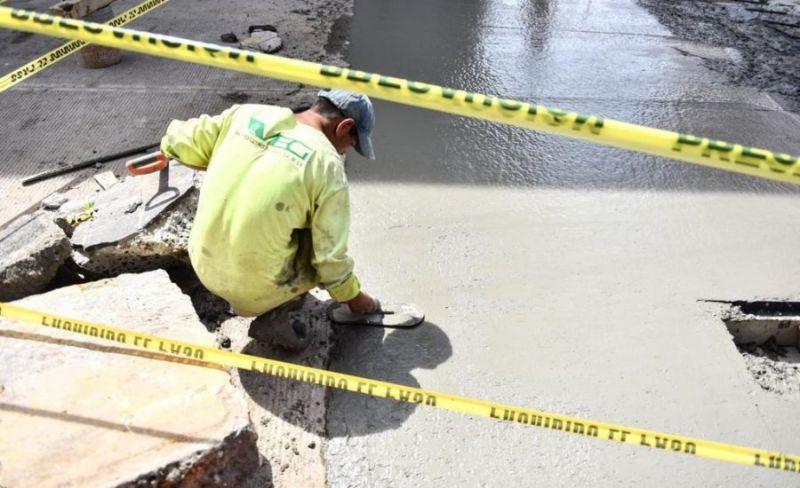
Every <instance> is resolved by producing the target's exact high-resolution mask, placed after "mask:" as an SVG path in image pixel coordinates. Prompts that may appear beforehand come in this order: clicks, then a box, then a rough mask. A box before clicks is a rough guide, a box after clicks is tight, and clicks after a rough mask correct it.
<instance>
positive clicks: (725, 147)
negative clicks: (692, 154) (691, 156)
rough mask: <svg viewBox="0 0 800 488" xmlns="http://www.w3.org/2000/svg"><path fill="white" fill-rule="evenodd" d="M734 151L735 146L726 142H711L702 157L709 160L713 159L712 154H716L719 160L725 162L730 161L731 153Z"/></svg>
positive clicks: (706, 146) (704, 149)
mask: <svg viewBox="0 0 800 488" xmlns="http://www.w3.org/2000/svg"><path fill="white" fill-rule="evenodd" d="M733 149H734V146H733V144H730V143H727V142H725V141H716V140H709V141H708V142H707V143H706V145H705V147H704V148H703V152H701V153H700V155H701V156H703V157H704V158H708V157H711V154H712V153H714V152H716V153H718V154H719V159H721V160H723V161H730V160H731V159H730V152H731V151H733Z"/></svg>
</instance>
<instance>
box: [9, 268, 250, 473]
mask: <svg viewBox="0 0 800 488" xmlns="http://www.w3.org/2000/svg"><path fill="white" fill-rule="evenodd" d="M16 304H18V305H20V306H23V307H27V308H32V309H38V310H42V311H48V312H51V313H53V314H57V315H62V316H67V317H74V318H76V319H82V320H85V321H91V322H99V323H104V324H109V325H115V326H118V327H122V328H127V329H132V330H136V331H139V332H143V333H148V334H154V335H161V336H164V337H170V338H175V339H179V340H183V341H186V342H191V343H194V344H199V345H203V346H209V347H214V344H215V342H214V336H213V335H212V334H211V333H209V332H207V331H206V329H205V327H203V325H202V324H201V323H200V322H199V321H198V319H197V316H196V315H195V313H194V310H193V309H192V306H191V303H190V301H189V298H188V297H187V296H185V295H183V294H182V293H181V292H180V290H179V289H178V288H177V286H175V285H173V284H172V283H171V282H170V280H169V278H168V277H167V274H166V273H165V272H164V271H153V272H150V273H145V274H140V275H122V276H119V277H117V278H113V279H108V280H103V281H98V282H94V283H89V284H86V285H80V286H71V287H67V288H62V289H58V290H54V291H51V292H48V293H45V294H42V295H36V296H33V297H28V298H26V299H24V300H20V301H18V302H16ZM186 361H188V360H180V359H177V358H171V357H164V356H158V355H155V354H153V353H150V352H148V351H143V350H138V349H134V348H131V347H129V346H126V345H124V344H119V343H109V342H108V341H104V340H101V339H97V338H94V337H87V336H83V335H78V334H73V333H70V332H66V331H63V330H57V329H53V328H49V327H41V326H36V325H29V324H25V323H21V322H16V321H11V320H8V319H0V431H2V435H0V463H2V467H0V486H4V487H8V488H12V487H23V486H25V487H27V486H39V487H47V486H80V487H95V486H96V487H108V486H181V487H200V486H204V487H205V486H229V487H232V486H239V485H240V484H241V483H242V482H243V481H244V480H245V479H246V478H247V477H248V476H249V475H250V474H251V473H252V472H253V471H254V470H255V469H256V468H257V467H258V464H259V456H258V453H257V448H256V436H255V434H254V430H253V427H252V425H251V423H250V420H249V417H248V413H247V404H246V401H245V399H244V398H243V396H242V394H241V393H240V392H239V391H238V390H236V389H235V388H234V386H233V384H232V382H231V375H230V372H229V371H228V370H226V369H223V368H214V367H207V366H201V365H199V364H198V363H196V362H195V363H188V362H186Z"/></svg>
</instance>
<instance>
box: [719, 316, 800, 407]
mask: <svg viewBox="0 0 800 488" xmlns="http://www.w3.org/2000/svg"><path fill="white" fill-rule="evenodd" d="M719 303H724V304H727V305H728V306H729V309H728V310H727V311H726V313H725V314H724V316H723V318H722V320H723V322H724V323H725V326H726V327H727V329H728V332H729V333H730V334H731V336H732V337H733V342H734V344H736V348H737V349H738V350H739V352H740V353H741V355H742V357H743V358H744V361H745V364H746V365H747V369H748V370H749V371H750V373H751V374H752V375H753V378H754V379H755V381H756V383H758V385H759V386H760V387H761V388H762V389H764V390H766V391H769V392H772V393H775V394H778V395H790V396H800V302H780V301H749V302H748V301H729V302H725V301H723V302H719Z"/></svg>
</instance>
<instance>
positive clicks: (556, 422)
mask: <svg viewBox="0 0 800 488" xmlns="http://www.w3.org/2000/svg"><path fill="white" fill-rule="evenodd" d="M563 427H564V422H562V421H561V419H553V426H552V427H551V428H552V429H553V430H562V429H563Z"/></svg>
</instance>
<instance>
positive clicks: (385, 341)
mask: <svg viewBox="0 0 800 488" xmlns="http://www.w3.org/2000/svg"><path fill="white" fill-rule="evenodd" d="M334 328H335V330H336V332H337V337H336V344H337V345H336V348H335V349H334V351H333V357H332V359H331V369H333V370H335V371H338V372H341V373H346V374H352V375H355V376H363V377H367V378H371V379H374V380H381V381H387V382H389V383H396V384H399V385H403V386H411V387H415V388H420V387H422V388H424V386H420V383H419V381H417V379H416V378H415V377H414V376H413V375H412V371H413V370H415V369H435V368H436V367H437V366H439V365H440V364H442V363H444V362H445V361H446V360H447V359H448V358H450V356H451V355H452V354H453V346H452V345H451V344H450V339H448V338H447V335H446V334H445V333H444V331H443V330H442V329H441V328H440V327H439V326H437V325H436V324H433V323H432V322H423V323H422V324H420V325H419V326H418V327H415V328H413V329H385V330H384V329H382V328H373V327H359V326H334ZM385 331H386V332H388V333H387V334H385V337H384V332H385ZM416 408H417V405H416V404H414V403H407V402H403V401H397V400H390V399H386V398H378V397H372V396H367V395H363V394H359V393H351V392H348V391H343V390H337V389H331V392H330V396H329V397H328V416H327V421H328V422H327V424H328V425H327V426H328V437H331V438H332V437H345V436H347V437H353V436H360V435H366V434H372V433H376V432H382V431H385V430H391V429H396V428H398V427H400V426H401V425H402V424H403V422H405V421H406V419H408V417H410V416H411V414H412V413H413V412H414V410H415V409H416ZM422 408H426V407H422ZM428 408H430V407H428Z"/></svg>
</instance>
